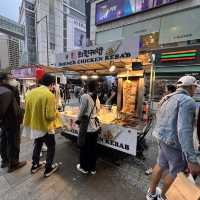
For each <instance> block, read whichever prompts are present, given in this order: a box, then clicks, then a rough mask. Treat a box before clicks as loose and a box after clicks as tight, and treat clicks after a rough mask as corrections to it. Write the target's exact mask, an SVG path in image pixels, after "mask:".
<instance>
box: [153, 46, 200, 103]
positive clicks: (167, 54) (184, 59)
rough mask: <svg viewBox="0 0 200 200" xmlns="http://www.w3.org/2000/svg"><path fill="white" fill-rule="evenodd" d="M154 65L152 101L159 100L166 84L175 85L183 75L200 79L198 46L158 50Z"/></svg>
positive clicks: (199, 50)
mask: <svg viewBox="0 0 200 200" xmlns="http://www.w3.org/2000/svg"><path fill="white" fill-rule="evenodd" d="M153 53H154V54H155V63H154V72H155V77H154V95H153V98H154V100H158V101H159V100H160V98H161V96H162V95H163V91H164V88H165V86H166V85H167V84H174V85H176V82H177V80H178V79H179V78H180V77H181V76H184V75H192V76H195V77H196V78H197V79H198V80H199V79H200V46H198V45H193V46H187V47H177V48H167V49H158V50H155V51H154V52H153Z"/></svg>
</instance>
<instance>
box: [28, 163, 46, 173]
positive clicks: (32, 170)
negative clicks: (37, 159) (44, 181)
mask: <svg viewBox="0 0 200 200" xmlns="http://www.w3.org/2000/svg"><path fill="white" fill-rule="evenodd" d="M43 166H44V165H43V164H37V165H32V167H31V174H35V173H36V172H38V171H39V170H40V169H41V168H42V167H43Z"/></svg>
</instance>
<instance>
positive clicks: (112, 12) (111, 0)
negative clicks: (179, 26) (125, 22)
mask: <svg viewBox="0 0 200 200" xmlns="http://www.w3.org/2000/svg"><path fill="white" fill-rule="evenodd" d="M178 1H182V0H105V1H102V2H100V3H97V4H96V25H100V24H104V23H107V22H110V21H113V20H117V19H120V18H122V17H127V16H130V15H133V14H136V13H138V12H143V11H147V10H150V9H153V8H156V7H160V6H164V5H167V4H171V3H175V2H178Z"/></svg>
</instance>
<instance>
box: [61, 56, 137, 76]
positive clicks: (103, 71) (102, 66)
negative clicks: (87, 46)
mask: <svg viewBox="0 0 200 200" xmlns="http://www.w3.org/2000/svg"><path fill="white" fill-rule="evenodd" d="M134 60H135V59H134V58H126V59H118V60H113V61H101V62H97V63H88V64H75V65H69V66H67V67H63V70H66V71H74V72H78V73H80V74H99V75H114V74H117V73H119V72H123V71H125V70H127V69H126V67H127V65H128V66H131V64H132V62H133V61H134ZM111 65H115V66H116V70H115V71H114V72H110V71H109V69H110V67H111Z"/></svg>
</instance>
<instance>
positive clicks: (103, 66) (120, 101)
mask: <svg viewBox="0 0 200 200" xmlns="http://www.w3.org/2000/svg"><path fill="white" fill-rule="evenodd" d="M113 46H114V45H113ZM113 46H112V47H113ZM122 46H123V43H121V44H120V45H118V46H117V50H115V49H114V47H113V48H105V47H99V46H98V47H90V48H87V49H84V50H76V51H72V52H69V53H68V54H67V55H60V56H58V57H59V64H60V65H59V66H61V65H64V67H63V69H64V70H67V71H75V72H78V73H80V74H81V75H84V76H83V77H84V78H86V77H87V78H97V77H98V76H101V77H102V76H115V77H116V78H117V79H118V93H117V105H116V106H112V108H110V107H109V106H106V105H101V109H100V112H99V114H98V118H99V120H100V122H101V124H102V133H101V135H100V136H99V140H98V143H99V144H101V145H103V146H106V147H110V148H112V149H115V150H118V151H121V152H124V153H127V154H130V155H136V152H137V138H138V133H139V132H142V130H143V128H144V127H145V123H144V121H143V118H142V113H143V101H144V75H145V71H144V67H143V65H145V66H146V67H147V66H149V65H150V64H149V63H148V61H149V59H147V57H146V56H147V55H138V53H136V52H135V51H134V52H133V51H132V52H131V51H130V50H127V49H125V48H122ZM115 47H116V46H115ZM136 54H137V58H136V56H135V55H136ZM133 63H138V65H137V67H138V66H139V67H138V68H134V67H133V66H134V64H133ZM139 63H140V64H139ZM111 66H115V70H114V71H112V70H110V68H111ZM78 113H79V107H78V106H71V107H70V106H66V107H65V111H64V112H62V113H61V116H62V119H63V124H64V134H66V136H67V135H72V136H78V132H79V127H78V126H77V124H76V123H75V121H76V119H77V115H78Z"/></svg>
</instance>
